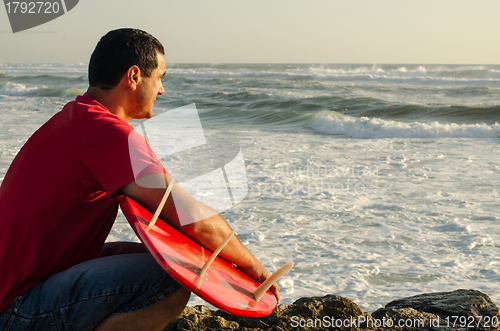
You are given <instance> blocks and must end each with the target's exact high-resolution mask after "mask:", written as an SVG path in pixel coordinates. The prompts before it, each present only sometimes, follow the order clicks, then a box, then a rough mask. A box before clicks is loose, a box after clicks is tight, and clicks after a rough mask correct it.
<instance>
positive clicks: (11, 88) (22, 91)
mask: <svg viewBox="0 0 500 331" xmlns="http://www.w3.org/2000/svg"><path fill="white" fill-rule="evenodd" d="M45 88H47V87H45V86H42V87H36V86H35V87H26V85H24V84H19V83H12V82H7V84H5V85H4V86H2V87H1V88H0V95H2V94H4V95H26V94H30V93H33V92H36V91H38V90H40V89H45Z"/></svg>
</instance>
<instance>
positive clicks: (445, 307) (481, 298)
mask: <svg viewBox="0 0 500 331" xmlns="http://www.w3.org/2000/svg"><path fill="white" fill-rule="evenodd" d="M499 329H500V312H499V310H498V307H497V306H496V305H495V303H493V302H492V301H491V299H490V298H489V297H488V296H487V295H486V294H484V293H481V292H479V291H476V290H456V291H453V292H438V293H426V294H420V295H416V296H412V297H408V298H403V299H398V300H394V301H391V302H389V303H388V304H387V305H385V307H383V308H380V309H378V310H376V311H375V312H373V313H371V314H370V313H366V312H363V311H362V310H361V308H360V307H359V306H358V305H357V304H356V303H354V302H353V301H351V300H350V299H348V298H344V297H340V296H337V295H325V296H323V297H310V298H300V299H298V300H297V301H295V302H294V303H293V304H291V305H279V306H278V307H277V308H276V310H275V311H274V312H273V313H272V314H271V315H269V316H266V317H263V318H248V317H240V316H235V315H231V314H228V313H225V312H223V311H220V310H217V311H214V310H211V309H209V308H208V307H206V306H195V307H187V308H186V309H184V312H183V313H182V314H181V315H180V316H179V317H178V318H177V319H175V320H174V321H172V322H171V323H170V324H169V325H168V326H167V327H166V328H165V329H164V331H221V330H222V331H230V330H231V331H233V330H235V331H264V330H265V331H267V330H269V331H271V330H272V331H284V330H304V331H306V330H439V331H448V330H499Z"/></svg>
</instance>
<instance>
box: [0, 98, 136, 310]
mask: <svg viewBox="0 0 500 331" xmlns="http://www.w3.org/2000/svg"><path fill="white" fill-rule="evenodd" d="M131 130H132V127H131V126H130V125H129V124H127V123H126V122H125V121H123V120H122V119H120V118H118V117H117V116H115V115H113V114H111V113H109V112H108V111H107V110H106V109H105V108H104V107H103V106H102V105H100V104H99V103H98V102H97V101H96V100H95V99H93V98H92V97H91V96H90V95H88V94H86V95H85V96H80V97H78V98H77V100H76V101H74V102H71V103H69V104H67V105H66V106H65V107H64V108H63V110H62V111H61V112H59V113H58V114H56V115H55V116H54V117H53V118H52V119H50V120H49V121H48V122H47V123H46V124H45V125H43V126H42V127H41V128H40V129H39V130H38V131H36V132H35V133H34V134H33V136H32V137H31V138H30V139H29V140H28V142H27V143H26V144H25V146H24V147H23V148H22V149H21V151H20V152H19V154H18V155H17V156H16V159H15V160H14V161H13V163H12V165H11V167H10V168H9V171H8V173H7V175H6V177H5V179H4V181H3V183H2V185H1V187H0V265H1V266H2V269H3V270H5V271H6V272H5V273H4V274H3V275H2V278H3V279H2V282H0V312H2V311H4V310H5V309H6V308H7V307H8V306H9V305H10V304H11V302H12V300H13V299H14V298H15V297H16V296H17V295H19V294H20V293H22V292H24V291H26V290H27V289H29V288H31V287H32V286H34V285H35V284H36V283H38V282H39V281H41V280H43V279H45V278H47V277H48V276H49V275H52V274H54V273H57V272H60V271H62V270H65V269H67V268H69V267H71V266H73V265H75V264H77V263H80V262H83V261H86V260H89V259H93V258H96V257H98V253H99V250H100V248H101V247H102V244H103V243H104V241H105V239H106V237H107V234H108V233H109V230H110V229H111V227H112V224H113V222H114V220H115V217H116V213H117V210H118V201H117V199H116V197H117V196H118V195H119V194H116V193H115V194H113V195H114V196H111V198H110V196H109V195H111V194H112V193H114V192H115V191H116V190H117V189H119V188H120V187H121V186H123V185H124V184H127V183H129V182H131V181H133V180H134V178H133V172H132V170H131V168H130V161H129V156H128V155H129V154H128V145H127V137H128V133H129V132H130V131H131ZM117 162H119V163H117ZM117 164H120V167H117V166H116V165H117ZM117 193H119V191H118V192H117ZM68 252H71V253H68Z"/></svg>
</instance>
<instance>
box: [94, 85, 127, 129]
mask: <svg viewBox="0 0 500 331" xmlns="http://www.w3.org/2000/svg"><path fill="white" fill-rule="evenodd" d="M117 88H118V87H116V88H113V89H111V90H103V89H100V88H98V87H96V86H89V88H88V89H87V93H88V94H90V95H91V96H93V97H94V98H95V99H96V100H97V101H98V102H99V103H100V104H101V105H103V106H104V107H106V109H108V110H109V112H110V113H112V114H115V115H116V116H118V117H120V118H121V119H124V120H125V121H127V122H128V121H130V120H131V118H130V117H129V116H127V115H125V111H124V105H126V100H123V98H124V94H122V93H120V92H119V91H117Z"/></svg>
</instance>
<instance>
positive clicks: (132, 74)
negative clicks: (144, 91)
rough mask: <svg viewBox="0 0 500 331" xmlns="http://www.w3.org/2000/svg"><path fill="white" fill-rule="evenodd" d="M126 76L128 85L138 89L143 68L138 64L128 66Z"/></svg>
mask: <svg viewBox="0 0 500 331" xmlns="http://www.w3.org/2000/svg"><path fill="white" fill-rule="evenodd" d="M124 78H125V79H126V82H127V85H128V86H129V87H130V89H132V90H133V91H135V90H136V89H137V84H139V81H140V79H141V69H139V67H138V66H136V65H133V66H131V67H130V68H128V70H127V73H126V74H125V77H124Z"/></svg>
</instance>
